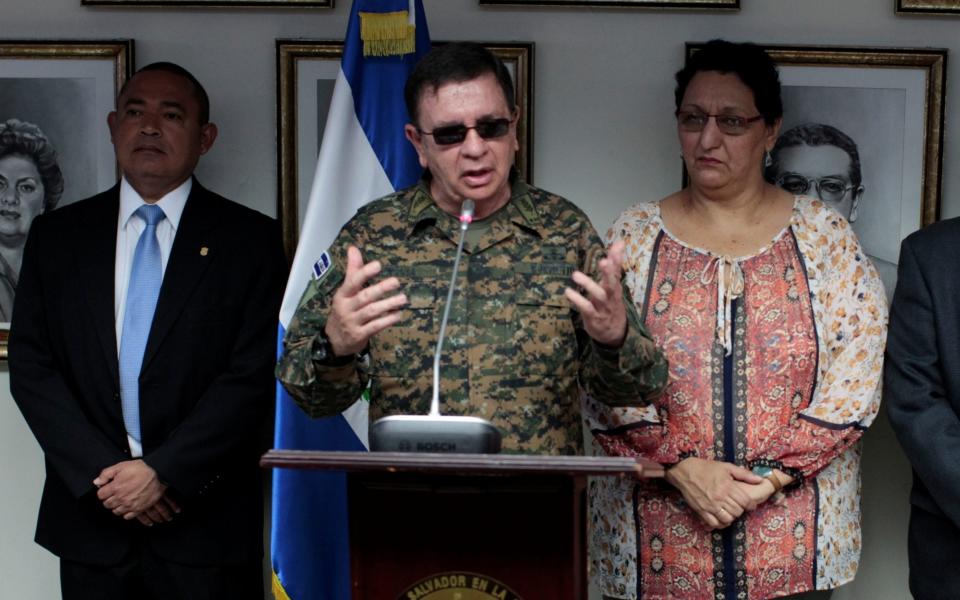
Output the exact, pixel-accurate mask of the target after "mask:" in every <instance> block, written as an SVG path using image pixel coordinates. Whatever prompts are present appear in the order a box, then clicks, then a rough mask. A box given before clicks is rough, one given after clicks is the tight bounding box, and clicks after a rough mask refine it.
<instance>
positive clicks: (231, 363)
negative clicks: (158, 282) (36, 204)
mask: <svg viewBox="0 0 960 600" xmlns="http://www.w3.org/2000/svg"><path fill="white" fill-rule="evenodd" d="M118 211H119V185H118V186H116V187H114V188H113V189H111V190H109V191H107V192H104V193H102V194H99V195H97V196H94V197H92V198H89V199H87V200H84V201H82V202H78V203H76V204H72V205H68V206H65V207H63V208H60V209H58V210H55V211H53V212H51V213H48V214H44V215H42V216H40V217H38V218H37V219H36V220H35V221H34V223H33V226H32V227H31V231H30V235H29V237H28V240H27V244H26V248H25V250H24V263H23V267H22V269H21V277H20V282H19V285H18V287H17V295H16V304H15V307H14V314H13V320H12V323H11V330H10V340H9V365H10V382H11V390H12V392H13V397H14V399H15V400H16V402H17V404H18V405H19V407H20V410H21V411H22V412H23V414H24V417H25V418H26V420H27V423H28V424H29V426H30V428H31V429H32V430H33V432H34V435H36V437H37V440H38V441H39V443H40V446H41V448H42V449H43V451H44V454H45V461H46V469H47V478H46V482H45V484H44V489H43V497H42V500H41V506H40V514H39V520H38V524H37V535H36V541H37V543H39V544H41V545H42V546H44V547H45V548H47V549H49V550H50V551H51V552H53V553H54V554H56V555H58V556H60V557H62V558H67V559H70V560H74V561H79V562H83V563H88V564H113V563H116V562H118V561H119V560H120V559H121V558H122V557H123V556H124V555H125V554H126V553H127V552H128V551H129V550H130V548H131V546H132V544H133V543H134V542H135V541H137V540H138V539H140V540H143V543H146V544H148V545H150V547H151V548H152V549H153V550H154V551H155V552H156V553H157V554H158V555H160V556H161V557H164V558H166V559H167V560H171V561H176V562H180V563H183V564H196V565H220V564H232V563H237V562H242V561H249V560H255V559H256V558H257V557H259V556H261V555H262V535H263V530H262V492H261V485H260V482H261V478H260V472H259V469H258V465H257V458H258V455H259V453H260V451H261V450H262V449H263V447H264V446H265V442H266V439H267V438H266V436H265V435H264V431H265V426H266V424H267V423H269V421H270V415H271V413H272V411H271V407H272V402H273V396H274V387H273V386H274V383H273V382H274V380H273V376H272V367H273V364H274V362H275V355H276V332H277V314H278V311H279V305H280V299H281V295H282V293H283V286H284V281H285V279H286V261H285V260H284V258H283V251H282V246H281V242H280V232H279V227H278V226H277V223H276V222H275V221H273V220H272V219H269V218H268V217H265V216H263V215H262V214H260V213H258V212H256V211H253V210H250V209H248V208H244V207H242V206H240V205H238V204H235V203H233V202H230V201H228V200H226V199H224V198H222V197H221V196H218V195H216V194H214V193H212V192H210V191H208V190H206V189H204V188H202V187H201V186H200V185H199V183H197V182H196V181H194V183H193V188H192V191H191V193H190V196H189V198H188V199H187V203H186V206H185V208H184V211H183V214H182V216H181V220H180V223H179V226H178V228H177V233H176V237H175V238H174V243H173V247H172V249H171V253H170V258H169V260H168V263H167V268H166V270H165V272H164V278H163V284H162V287H161V290H160V297H159V299H158V302H157V309H156V313H155V315H154V321H153V325H152V328H151V330H150V336H149V339H148V342H147V348H146V352H145V355H144V360H143V367H142V371H141V374H140V420H141V434H142V443H143V453H144V456H143V459H144V461H145V462H146V463H147V464H149V465H150V466H151V467H153V468H154V469H155V470H156V471H157V473H158V475H159V477H160V479H161V481H163V482H164V483H166V484H167V485H168V486H169V493H171V494H172V495H173V496H174V497H175V498H177V499H178V500H179V501H180V503H181V506H182V509H183V510H182V512H181V514H179V515H177V516H176V518H175V519H174V520H173V521H172V522H170V523H164V524H160V525H154V526H153V527H152V528H147V527H144V526H142V525H140V524H139V523H138V522H137V521H136V520H133V521H123V520H122V519H121V518H119V517H116V516H114V515H113V514H112V513H110V511H108V510H106V509H104V508H103V507H102V505H101V504H100V502H99V501H98V500H97V497H96V493H95V489H94V486H93V483H92V482H93V479H94V478H96V476H97V475H98V474H99V473H100V471H101V470H102V469H103V468H105V467H107V466H110V465H113V464H115V463H117V462H120V461H123V460H128V459H129V458H130V455H129V448H128V446H127V440H126V432H125V429H124V425H123V415H122V411H121V405H120V384H119V370H118V361H117V342H116V333H115V332H116V328H115V317H114V314H115V313H114V269H115V267H114V264H115V254H116V239H117V218H118Z"/></svg>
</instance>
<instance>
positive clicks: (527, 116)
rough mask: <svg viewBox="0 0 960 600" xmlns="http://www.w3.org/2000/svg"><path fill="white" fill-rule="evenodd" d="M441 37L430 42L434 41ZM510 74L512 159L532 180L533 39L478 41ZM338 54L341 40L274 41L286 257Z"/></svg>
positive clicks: (301, 212) (298, 221)
mask: <svg viewBox="0 0 960 600" xmlns="http://www.w3.org/2000/svg"><path fill="white" fill-rule="evenodd" d="M443 43H444V42H439V41H434V42H433V45H434V46H438V45H441V44H443ZM481 43H482V44H483V46H484V47H485V48H487V49H488V50H490V51H491V52H493V53H494V54H495V55H496V56H497V57H499V58H500V60H502V61H503V62H504V64H505V65H506V67H507V69H508V70H509V71H510V75H511V76H512V77H513V85H514V87H515V91H516V102H517V106H518V107H519V113H520V114H519V118H518V120H517V141H518V142H519V146H520V149H519V150H518V151H517V156H516V161H515V164H516V166H517V168H518V169H519V170H520V173H522V174H523V176H524V178H525V179H526V180H527V181H528V182H530V183H532V182H533V43H527V42H487V43H485V42H481ZM342 56H343V42H342V41H324V40H318V41H314V40H277V98H278V103H279V106H278V107H277V143H278V146H279V150H278V169H279V176H278V185H279V191H278V194H277V202H278V206H277V214H278V215H279V216H280V224H281V226H282V228H283V244H284V248H285V250H286V252H287V256H289V257H293V253H294V250H296V247H297V236H298V234H299V231H300V224H301V223H302V222H303V216H304V214H305V211H306V201H307V199H308V198H309V197H310V186H311V185H312V183H313V175H314V171H315V170H316V166H317V157H318V156H319V153H320V141H321V140H322V139H323V131H324V126H325V121H326V117H327V112H328V110H329V108H330V100H331V98H332V97H333V86H334V83H335V82H336V78H337V73H338V72H339V69H340V59H341V58H342Z"/></svg>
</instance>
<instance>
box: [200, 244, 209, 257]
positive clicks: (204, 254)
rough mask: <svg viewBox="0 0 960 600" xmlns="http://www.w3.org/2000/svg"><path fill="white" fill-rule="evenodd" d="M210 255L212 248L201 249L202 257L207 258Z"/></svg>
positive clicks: (204, 247)
mask: <svg viewBox="0 0 960 600" xmlns="http://www.w3.org/2000/svg"><path fill="white" fill-rule="evenodd" d="M209 253H210V248H207V247H206V246H203V247H202V248H200V256H206V255H207V254H209Z"/></svg>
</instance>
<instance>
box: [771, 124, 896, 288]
mask: <svg viewBox="0 0 960 600" xmlns="http://www.w3.org/2000/svg"><path fill="white" fill-rule="evenodd" d="M764 175H765V177H766V179H767V181H769V182H770V183H772V184H774V185H777V186H780V187H782V188H783V189H785V190H787V191H788V192H790V193H791V194H795V195H798V196H810V197H811V198H818V199H820V200H822V201H823V202H824V203H825V204H827V205H828V206H830V207H831V208H833V209H834V210H836V211H837V212H839V213H840V214H841V215H842V216H843V217H844V218H845V219H847V221H849V222H850V224H851V226H852V227H853V230H854V231H855V232H856V233H857V235H858V236H860V237H862V235H863V234H862V233H861V232H860V227H859V226H858V217H859V216H860V212H861V211H863V210H870V208H869V205H867V206H864V205H863V204H862V200H863V197H864V191H865V189H866V188H865V186H864V184H863V175H862V169H861V166H860V153H859V152H858V150H857V144H856V143H855V142H854V141H853V139H852V138H851V137H850V136H848V135H847V134H846V133H844V132H842V131H840V130H839V129H837V128H836V127H833V126H831V125H827V124H824V123H803V124H801V125H797V126H795V127H792V128H790V129H788V130H786V131H784V132H783V133H782V134H780V137H779V138H777V143H776V144H775V145H774V147H773V150H771V151H770V162H769V164H768V165H767V166H766V169H765V172H764ZM859 222H860V223H862V221H859ZM861 241H862V240H861ZM868 255H869V254H868ZM870 259H871V260H872V261H873V263H874V266H876V268H877V271H879V273H880V278H881V279H882V280H883V285H884V288H885V289H886V292H887V299H888V300H889V299H890V298H891V297H892V295H893V287H894V285H895V284H896V276H897V265H896V264H895V263H892V262H889V261H886V260H883V259H882V258H879V257H877V256H870Z"/></svg>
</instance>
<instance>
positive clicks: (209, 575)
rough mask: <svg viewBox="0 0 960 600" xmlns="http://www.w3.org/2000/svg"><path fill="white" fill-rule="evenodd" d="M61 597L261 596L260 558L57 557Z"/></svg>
mask: <svg viewBox="0 0 960 600" xmlns="http://www.w3.org/2000/svg"><path fill="white" fill-rule="evenodd" d="M60 588H61V590H62V593H63V600H263V571H262V567H261V564H260V561H256V562H253V563H250V564H244V565H228V566H203V567H197V566H188V565H181V564H177V563H172V562H168V561H165V560H162V559H161V558H159V557H158V556H157V555H156V554H154V553H153V552H151V551H150V550H149V549H148V548H140V549H138V550H136V551H134V552H133V553H131V555H130V556H128V557H127V558H126V559H125V560H124V561H123V562H122V563H120V564H118V565H111V566H106V567H104V566H99V565H86V564H82V563H77V562H72V561H68V560H63V559H61V560H60Z"/></svg>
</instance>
